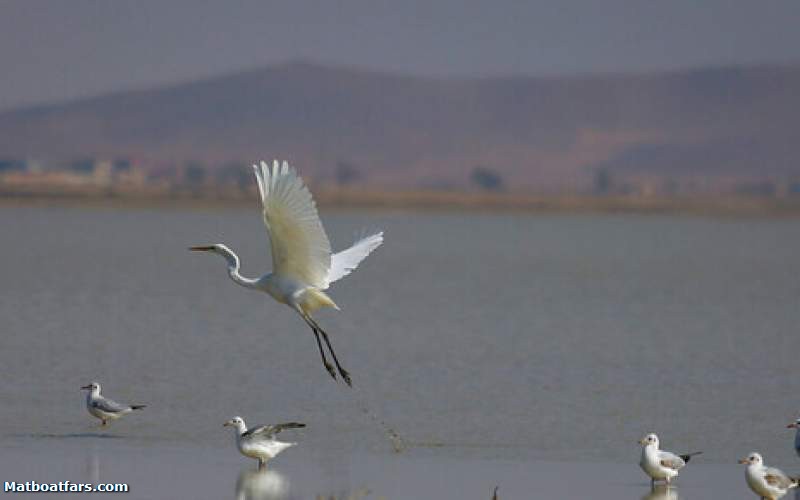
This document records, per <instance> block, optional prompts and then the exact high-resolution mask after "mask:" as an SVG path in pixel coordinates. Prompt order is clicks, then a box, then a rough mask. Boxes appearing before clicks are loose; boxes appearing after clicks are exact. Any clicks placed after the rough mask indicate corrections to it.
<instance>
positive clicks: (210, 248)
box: [189, 243, 231, 254]
mask: <svg viewBox="0 0 800 500" xmlns="http://www.w3.org/2000/svg"><path fill="white" fill-rule="evenodd" d="M189 250H192V251H193V252H213V253H217V254H223V253H224V252H226V251H227V252H230V251H231V249H230V248H228V247H226V246H225V245H223V244H222V243H215V244H214V245H201V246H196V247H189Z"/></svg>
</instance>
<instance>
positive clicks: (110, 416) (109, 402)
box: [81, 382, 147, 426]
mask: <svg viewBox="0 0 800 500" xmlns="http://www.w3.org/2000/svg"><path fill="white" fill-rule="evenodd" d="M81 389H83V390H86V391H89V392H88V393H87V394H86V409H87V410H89V413H91V414H92V416H94V417H97V418H99V419H100V421H101V422H102V424H100V425H103V426H105V425H106V422H108V421H109V420H116V419H118V418H120V417H122V416H123V415H127V414H128V413H130V412H132V411H133V410H141V409H142V408H145V407H146V406H147V405H123V404H120V403H117V402H116V401H114V400H113V399H108V398H106V397H103V396H101V395H100V384H99V383H97V382H92V383H91V384H89V385H84V386H83V387H81Z"/></svg>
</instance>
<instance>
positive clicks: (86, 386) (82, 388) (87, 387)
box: [81, 385, 92, 390]
mask: <svg viewBox="0 0 800 500" xmlns="http://www.w3.org/2000/svg"><path fill="white" fill-rule="evenodd" d="M91 388H92V386H91V385H84V386H83V387H81V390H84V389H91Z"/></svg>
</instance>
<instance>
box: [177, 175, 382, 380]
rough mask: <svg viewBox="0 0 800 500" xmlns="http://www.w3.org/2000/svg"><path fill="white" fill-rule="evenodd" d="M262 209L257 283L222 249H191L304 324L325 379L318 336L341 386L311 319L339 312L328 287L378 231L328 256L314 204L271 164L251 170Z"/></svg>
mask: <svg viewBox="0 0 800 500" xmlns="http://www.w3.org/2000/svg"><path fill="white" fill-rule="evenodd" d="M253 169H254V170H255V175H256V181H257V182H258V192H259V194H260V195H261V203H262V205H263V217H264V224H265V225H266V227H267V233H268V234H269V239H270V247H271V250H272V272H271V273H268V274H265V275H263V276H261V277H260V278H246V277H244V276H242V275H241V274H240V273H239V267H240V263H239V257H238V256H237V255H236V254H235V253H234V252H233V251H232V250H231V249H230V248H228V247H227V246H225V245H224V244H221V243H218V244H215V245H207V246H196V247H192V248H191V250H195V251H207V252H213V253H216V254H217V255H221V256H222V257H223V258H224V259H225V261H226V262H227V263H228V275H229V276H230V277H231V279H232V280H233V281H234V282H235V283H236V284H238V285H240V286H243V287H245V288H250V289H253V290H260V291H262V292H266V293H268V294H269V295H270V296H272V298H273V299H275V300H276V301H278V302H280V303H281V304H285V305H287V306H288V307H291V308H292V309H293V310H294V311H296V312H297V314H299V315H300V317H301V318H303V320H304V321H305V322H306V324H308V326H309V327H310V328H311V331H312V332H314V336H315V338H316V340H317V347H318V348H319V352H320V355H321V356H322V363H323V365H325V369H326V370H328V373H330V375H331V377H333V378H334V380H335V379H336V372H335V371H334V369H333V366H332V365H331V364H330V363H329V362H328V359H327V357H326V356H325V350H324V349H323V347H322V342H321V341H320V336H322V339H323V340H325V344H326V345H327V347H328V351H330V354H331V356H332V357H333V361H334V363H335V364H336V369H337V370H338V372H339V375H341V377H342V379H344V381H345V382H346V383H347V385H350V386H352V381H351V379H350V374H349V373H348V372H347V370H345V369H344V368H342V366H341V364H340V363H339V360H338V358H337V357H336V353H335V352H334V350H333V346H332V345H331V342H330V339H329V338H328V334H327V333H326V332H325V330H323V329H322V328H321V327H320V326H319V324H318V323H317V322H316V321H315V320H314V318H312V316H311V313H313V312H314V311H315V310H317V309H320V308H322V307H332V308H334V309H337V310H338V309H339V307H338V306H337V305H336V303H335V302H334V301H333V300H332V299H331V298H330V297H329V296H328V295H327V294H326V293H325V290H326V289H327V288H328V287H329V286H330V284H331V283H333V282H334V281H337V280H339V279H341V278H343V277H345V276H347V275H348V274H350V273H351V272H352V271H353V270H354V269H355V268H356V267H358V264H359V263H360V262H361V261H362V260H364V259H365V258H366V257H367V255H369V254H370V253H371V252H372V251H373V250H375V249H376V248H378V246H380V244H381V243H383V232H382V231H381V232H377V233H375V234H371V235H369V236H366V237H363V238H361V239H359V240H357V241H356V242H355V243H354V244H353V245H352V246H351V247H350V248H347V249H346V250H343V251H341V252H339V253H335V254H333V255H331V245H330V242H329V241H328V236H327V234H325V229H324V228H323V227H322V223H321V222H320V220H319V214H318V213H317V208H316V204H315V203H314V200H313V198H312V197H311V193H310V192H309V191H308V188H307V187H306V186H305V184H303V181H302V179H301V178H300V177H299V176H298V175H297V172H296V171H295V169H294V168H292V167H290V166H289V164H288V163H287V162H285V161H284V162H283V163H282V164H279V163H278V161H277V160H276V161H274V162H273V165H272V169H270V168H269V165H267V163H266V162H263V161H262V162H261V164H260V165H253Z"/></svg>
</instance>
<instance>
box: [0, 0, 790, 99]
mask: <svg viewBox="0 0 800 500" xmlns="http://www.w3.org/2000/svg"><path fill="white" fill-rule="evenodd" d="M798 25H800V1H798V0H785V1H777V0H774V1H771V0H764V1H757V0H640V1H626V0H597V1H589V0H586V1H568V0H552V1H543V0H528V1H525V0H519V1H512V0H482V1H472V0H440V1H436V0H424V1H416V0H402V1H398V0H393V1H386V2H384V1H378V0H364V1H335V0H318V1H306V0H293V1H286V2H270V1H222V0H220V1H214V2H210V1H202V0H171V1H170V0H136V1H133V0H131V1H121V0H120V1H112V0H107V1H97V0H95V1H92V0H69V1H67V0H53V1H39V0H0V75H1V76H0V108H8V107H12V106H18V105H21V104H25V103H33V102H38V101H52V100H58V99H63V98H67V97H76V96H86V95H92V94H96V93H100V92H107V91H111V90H121V89H127V88H137V87H142V86H151V85H155V84H159V83H166V82H176V81H183V80H189V79H192V78H196V77H199V76H207V75H216V74H220V73H224V72H230V71H235V70H240V69H244V68H251V67H256V66H260V65H265V64H269V63H274V62H279V61H285V60H287V59H294V58H304V59H310V60H317V61H321V62H328V63H346V64H349V65H357V66H364V67H369V68H378V69H387V70H392V71H399V72H407V73H414V74H428V75H486V74H509V73H523V74H530V75H543V74H548V75H549V74H560V73H575V72H596V71H644V70H652V69H666V68H680V67H687V66H701V65H707V64H715V65H718V64H727V63H755V62H786V61H793V62H800V29H798Z"/></svg>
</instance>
